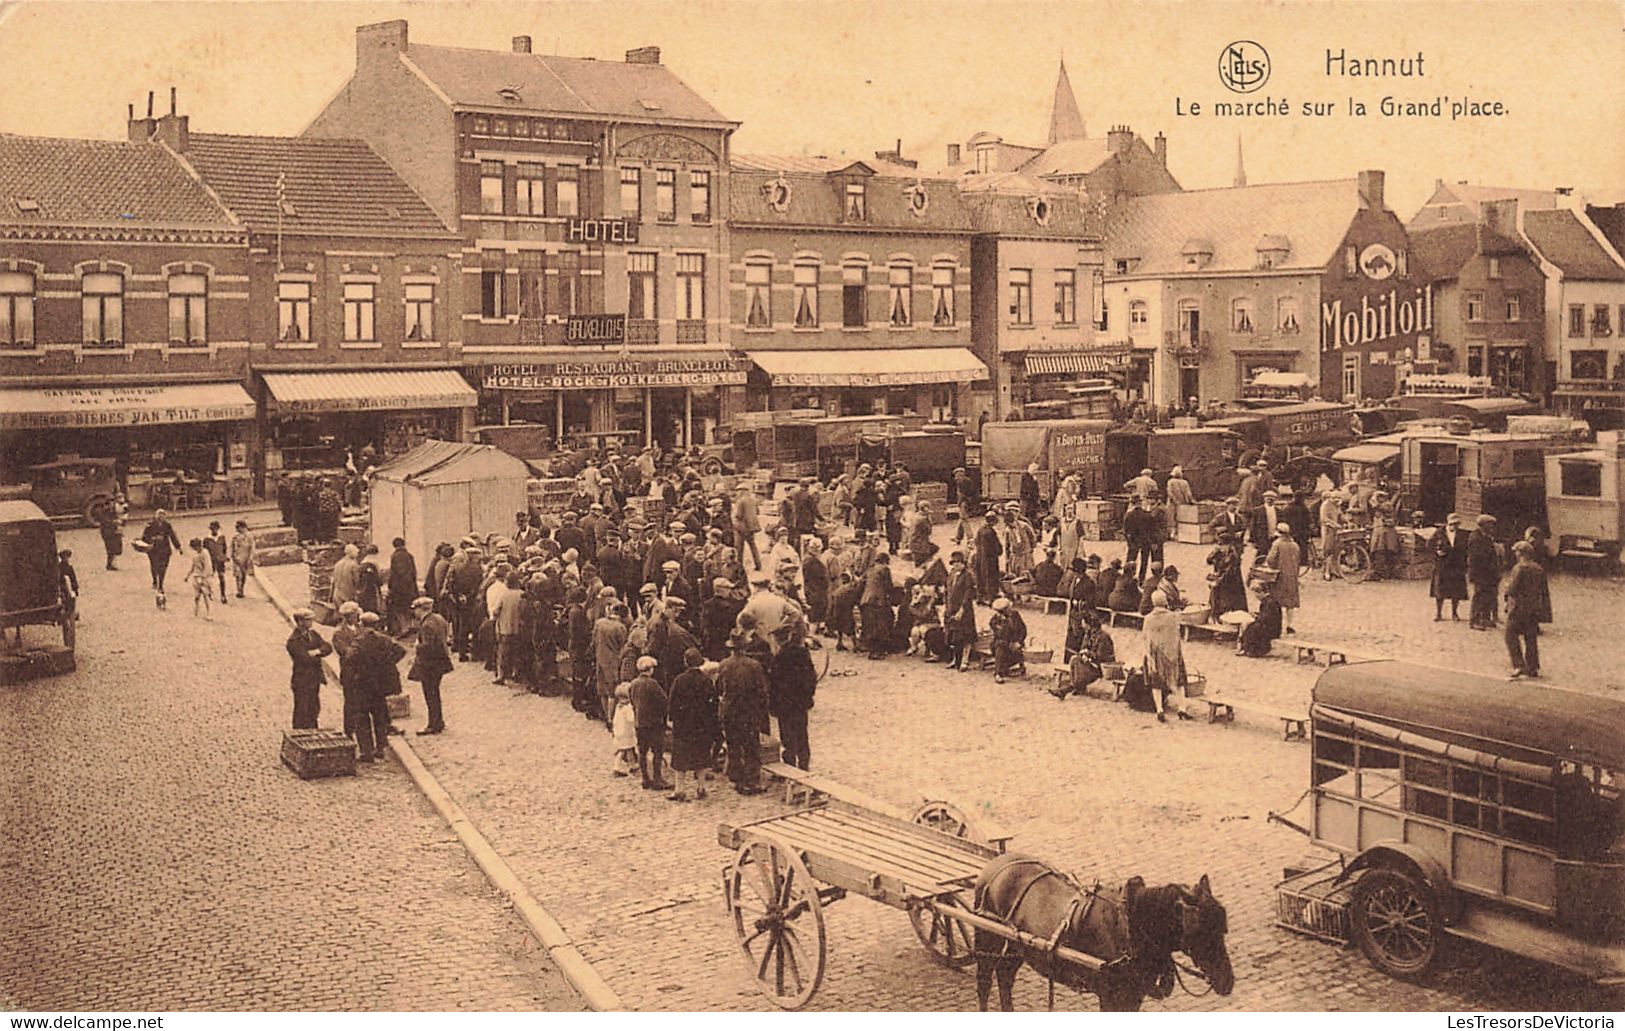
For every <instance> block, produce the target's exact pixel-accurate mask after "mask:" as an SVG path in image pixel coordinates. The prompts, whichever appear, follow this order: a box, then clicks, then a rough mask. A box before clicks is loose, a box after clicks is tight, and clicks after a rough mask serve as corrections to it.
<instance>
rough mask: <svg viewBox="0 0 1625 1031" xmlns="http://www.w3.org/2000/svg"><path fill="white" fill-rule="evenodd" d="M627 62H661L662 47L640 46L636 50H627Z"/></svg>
mask: <svg viewBox="0 0 1625 1031" xmlns="http://www.w3.org/2000/svg"><path fill="white" fill-rule="evenodd" d="M626 63H627V64H659V63H660V48H659V47H638V48H637V49H635V50H628V51H627V52H626Z"/></svg>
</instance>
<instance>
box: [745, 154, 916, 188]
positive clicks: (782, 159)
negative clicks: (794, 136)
mask: <svg viewBox="0 0 1625 1031" xmlns="http://www.w3.org/2000/svg"><path fill="white" fill-rule="evenodd" d="M728 164H729V166H730V167H731V168H732V169H733V170H734V171H736V172H784V173H786V174H790V173H794V174H799V175H828V174H829V173H831V172H839V171H841V170H842V169H845V168H850V167H851V166H853V165H859V164H861V165H865V166H867V167H868V169H869V170H870V171H871V172H873V173H874V174H875V175H879V176H890V177H894V178H898V179H907V180H909V181H910V182H913V181H914V180H915V179H920V178H924V177H925V176H923V175H922V173H921V172H920V170H919V169H917V168H910V167H909V166H908V165H899V164H897V163H895V162H892V161H883V160H881V159H880V158H873V157H868V158H864V157H826V156H824V155H822V154H819V155H815V156H811V157H808V156H801V155H794V154H734V155H732V156H730V157H729V159H728Z"/></svg>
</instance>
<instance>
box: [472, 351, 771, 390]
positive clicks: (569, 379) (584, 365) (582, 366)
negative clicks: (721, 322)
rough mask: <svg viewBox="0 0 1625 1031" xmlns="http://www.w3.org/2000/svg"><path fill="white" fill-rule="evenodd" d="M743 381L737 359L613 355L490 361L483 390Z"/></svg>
mask: <svg viewBox="0 0 1625 1031" xmlns="http://www.w3.org/2000/svg"><path fill="white" fill-rule="evenodd" d="M744 382H745V366H744V363H743V362H741V361H740V360H738V359H737V358H728V357H719V356H715V355H712V356H707V357H703V358H702V357H694V358H647V359H638V358H617V359H606V360H604V361H582V362H524V363H518V364H512V365H491V366H488V367H487V368H486V370H485V380H484V383H485V389H487V390H571V389H583V388H604V387H700V386H723V385H738V384H741V383H744Z"/></svg>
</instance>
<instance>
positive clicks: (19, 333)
mask: <svg viewBox="0 0 1625 1031" xmlns="http://www.w3.org/2000/svg"><path fill="white" fill-rule="evenodd" d="M0 346H3V347H32V346H34V277H33V276H32V275H31V274H29V273H27V272H0Z"/></svg>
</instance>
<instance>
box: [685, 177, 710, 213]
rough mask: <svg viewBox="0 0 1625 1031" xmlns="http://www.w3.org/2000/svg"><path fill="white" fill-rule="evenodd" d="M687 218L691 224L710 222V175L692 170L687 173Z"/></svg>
mask: <svg viewBox="0 0 1625 1031" xmlns="http://www.w3.org/2000/svg"><path fill="white" fill-rule="evenodd" d="M688 217H689V220H690V221H691V222H695V223H705V222H709V221H711V173H710V172H708V171H704V170H702V169H694V170H693V171H691V172H689V173H688Z"/></svg>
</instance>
